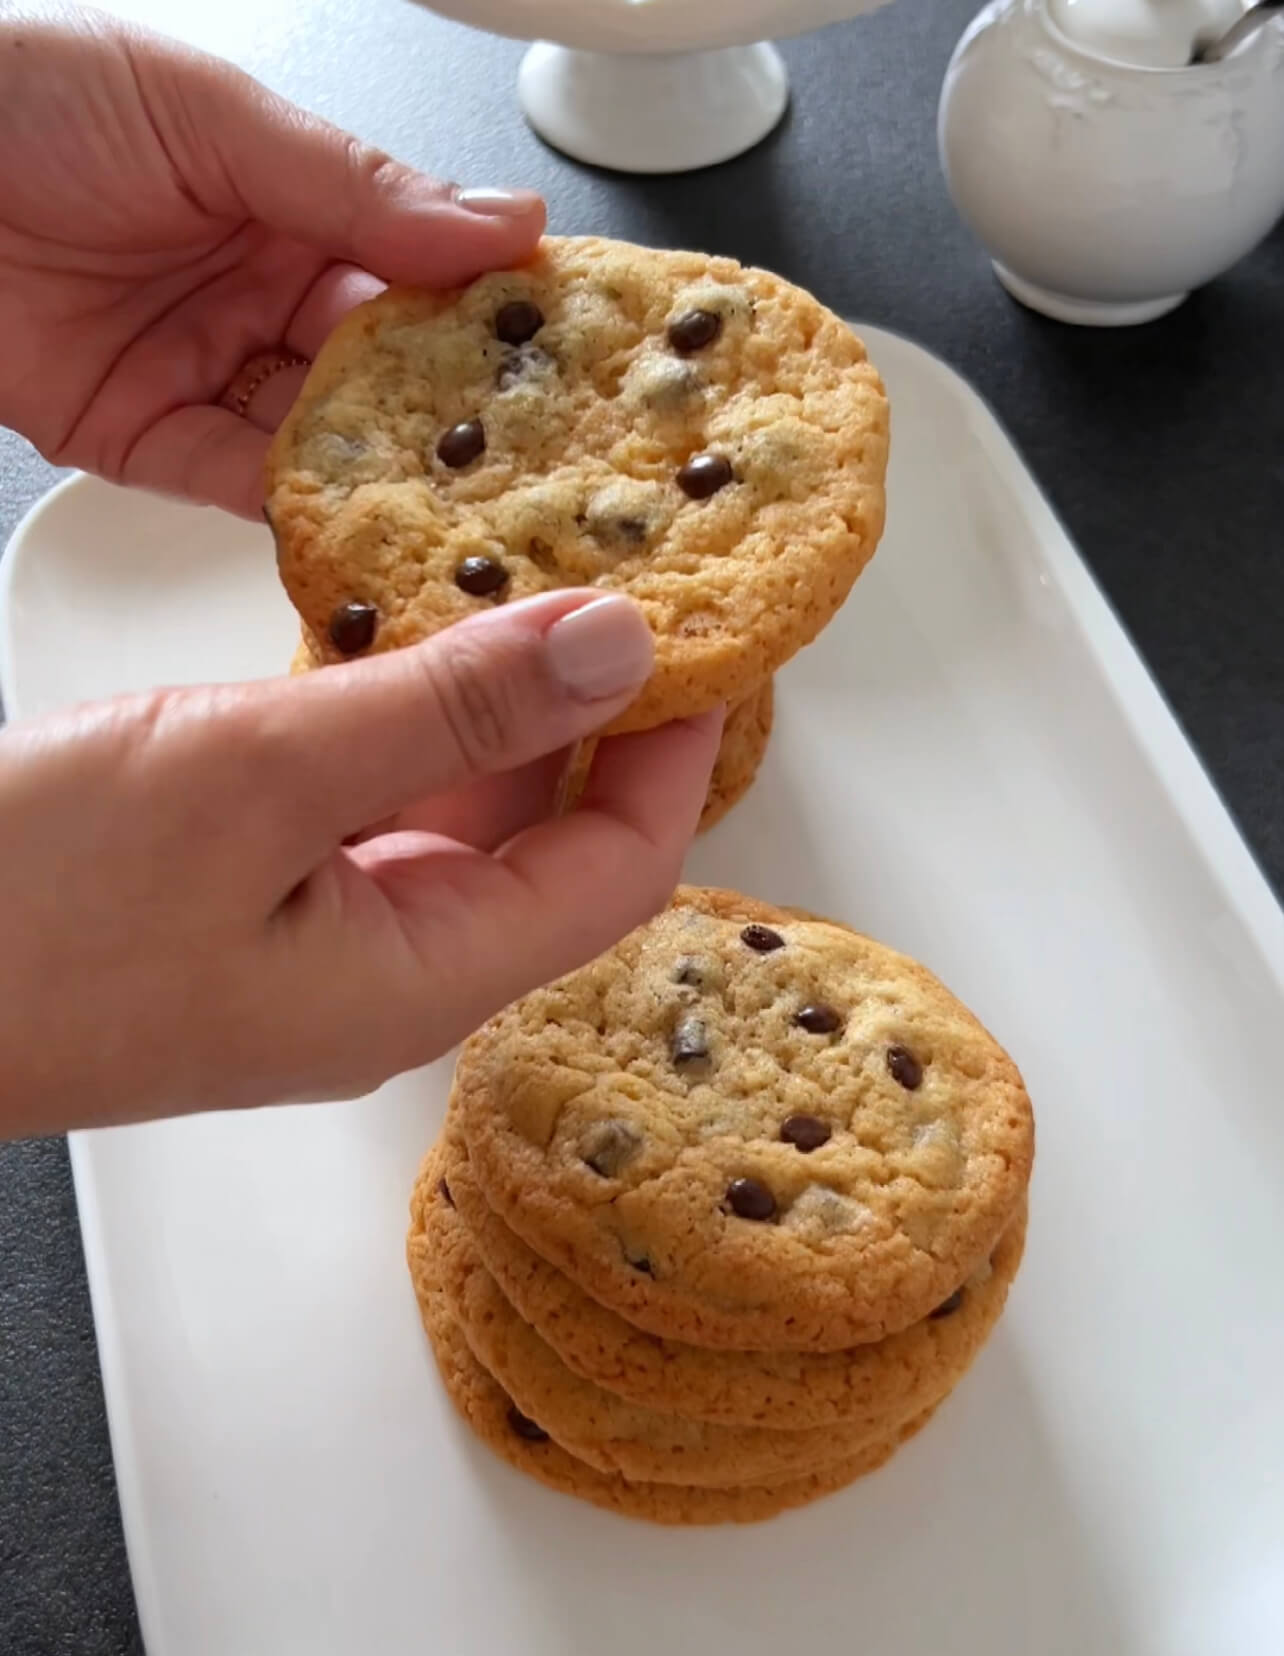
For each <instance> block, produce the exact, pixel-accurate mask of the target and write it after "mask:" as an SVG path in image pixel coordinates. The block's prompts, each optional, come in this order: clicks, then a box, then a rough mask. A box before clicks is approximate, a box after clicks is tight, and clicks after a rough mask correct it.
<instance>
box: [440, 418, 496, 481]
mask: <svg viewBox="0 0 1284 1656" xmlns="http://www.w3.org/2000/svg"><path fill="white" fill-rule="evenodd" d="M485 447H486V428H485V426H483V425H482V423H481V421H480V420H461V421H460V422H459V424H458V425H453V426H451V428H450V430H449V431H443V432H442V434H441V436H440V437H439V438H438V439H437V458H438V460H440V461H441V463H442V465H443V466H449V467H450V469H451V471H458V470H459V468H460V467H461V466H467V465H471V463H472V462H473V461H474V460H475V459H476V458H477V456H478V455H479V454H481V453H482V452H483V451H484V449H485Z"/></svg>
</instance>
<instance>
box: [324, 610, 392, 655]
mask: <svg viewBox="0 0 1284 1656" xmlns="http://www.w3.org/2000/svg"><path fill="white" fill-rule="evenodd" d="M378 626H379V611H378V610H377V609H376V608H375V607H374V605H373V604H363V603H360V602H358V601H356V600H355V599H354V600H353V602H352V603H350V604H340V605H339V607H338V609H337V610H335V612H334V614H333V615H332V616H331V617H330V625H329V627H327V629H326V631H327V632H328V633H329V634H330V642H331V644H333V645H334V647H335V649H336V650H338V651H339V653H340V654H341V655H349V656H350V655H360V654H361V652H362V650H368V649H369V648H370V646H371V645H372V644H373V643H374V635H375V631H376V629H377V628H378Z"/></svg>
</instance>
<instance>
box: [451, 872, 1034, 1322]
mask: <svg viewBox="0 0 1284 1656" xmlns="http://www.w3.org/2000/svg"><path fill="white" fill-rule="evenodd" d="M455 1100H456V1108H457V1111H458V1120H459V1125H460V1131H461V1132H462V1134H463V1136H464V1140H465V1142H466V1144H467V1149H468V1155H469V1158H470V1161H471V1164H472V1166H473V1168H474V1170H475V1173H476V1177H477V1182H478V1184H479V1185H480V1187H481V1189H482V1192H483V1194H484V1195H485V1197H486V1199H487V1201H488V1202H489V1203H490V1205H491V1207H492V1208H493V1209H494V1210H495V1211H496V1212H497V1213H498V1214H499V1216H500V1217H501V1218H502V1219H503V1220H504V1221H505V1223H506V1224H508V1225H509V1226H510V1227H511V1229H513V1230H514V1231H515V1232H516V1233H517V1234H518V1235H519V1236H520V1237H521V1238H522V1239H523V1240H524V1241H525V1242H526V1243H527V1244H528V1245H529V1246H530V1247H531V1248H533V1249H534V1250H535V1252H536V1253H538V1254H539V1255H541V1256H542V1257H543V1258H544V1259H546V1260H547V1261H549V1263H551V1264H553V1265H555V1266H556V1267H557V1268H558V1269H559V1270H561V1271H562V1272H564V1273H565V1275H567V1276H568V1277H570V1278H571V1280H572V1281H573V1282H575V1283H576V1284H577V1285H578V1286H579V1287H580V1288H582V1289H583V1290H584V1291H585V1292H586V1293H588V1294H589V1295H590V1296H591V1297H592V1298H594V1299H596V1300H597V1301H599V1302H600V1303H601V1304H603V1305H606V1306H608V1307H609V1308H610V1309H612V1310H614V1311H616V1312H618V1313H619V1314H620V1315H621V1316H623V1317H624V1318H625V1319H626V1320H627V1321H629V1322H631V1323H633V1324H635V1325H636V1326H637V1327H640V1328H643V1329H645V1330H647V1331H649V1332H651V1333H655V1334H659V1335H661V1336H663V1337H666V1338H670V1339H677V1340H681V1341H683V1342H686V1343H688V1344H693V1345H702V1346H708V1347H712V1348H720V1349H730V1350H800V1351H840V1350H843V1349H844V1348H846V1347H848V1346H853V1345H859V1344H863V1343H865V1342H868V1341H873V1340H881V1339H883V1338H885V1337H886V1336H887V1335H889V1334H894V1333H897V1332H899V1331H900V1330H902V1329H906V1328H909V1327H910V1326H911V1325H912V1324H914V1323H917V1322H920V1321H921V1320H922V1319H923V1318H925V1317H928V1316H929V1315H930V1314H931V1313H932V1312H933V1311H939V1310H941V1309H942V1308H943V1307H945V1306H946V1305H947V1304H948V1303H949V1302H950V1301H951V1299H952V1298H953V1296H954V1295H955V1294H957V1293H959V1292H960V1291H963V1290H965V1284H966V1283H967V1282H968V1281H969V1279H970V1278H972V1277H973V1275H974V1274H975V1273H976V1272H977V1271H978V1270H979V1269H980V1268H981V1267H982V1266H983V1264H984V1262H985V1261H986V1260H987V1259H988V1258H989V1257H990V1255H991V1254H992V1252H993V1251H994V1249H995V1247H996V1246H997V1244H998V1241H999V1238H1000V1237H1001V1236H1002V1235H1003V1232H1004V1231H1005V1230H1006V1229H1007V1227H1008V1225H1009V1224H1010V1222H1011V1221H1012V1219H1013V1218H1014V1216H1015V1215H1016V1212H1017V1210H1018V1207H1019V1205H1020V1203H1021V1201H1022V1199H1023V1198H1024V1195H1025V1190H1026V1186H1027V1183H1028V1180H1029V1175H1030V1168H1031V1162H1032V1159H1033V1151H1034V1124H1033V1118H1032V1113H1031V1109H1030V1101H1029V1099H1028V1097H1027V1095H1026V1091H1025V1088H1024V1086H1023V1084H1022V1081H1021V1077H1020V1075H1019V1074H1018V1072H1017V1069H1016V1066H1015V1065H1014V1064H1013V1063H1012V1061H1011V1059H1010V1058H1008V1056H1007V1055H1006V1053H1004V1051H1003V1050H1002V1049H1001V1048H1000V1047H999V1045H998V1044H997V1043H996V1042H995V1041H994V1040H993V1039H992V1038H991V1036H989V1035H988V1034H987V1033H986V1031H985V1030H984V1029H983V1028H982V1027H981V1025H980V1024H979V1023H978V1022H977V1020H976V1019H975V1018H974V1017H973V1016H972V1014H971V1013H970V1012H968V1011H967V1009H966V1008H965V1007H964V1006H962V1005H961V1004H960V1003H959V1002H958V1001H957V1000H956V999H955V998H954V997H953V996H952V995H951V994H950V993H949V992H948V991H947V990H946V989H945V988H944V987H943V986H942V985H941V984H940V983H939V982H938V981H937V980H936V979H935V978H934V977H933V976H932V975H931V973H930V972H928V971H926V970H925V969H924V968H923V967H922V966H920V965H918V964H916V963H915V962H914V961H911V960H908V959H906V958H905V957H904V956H902V955H898V954H896V953H894V952H893V951H892V950H890V949H887V948H885V947H883V946H882V945H880V944H878V943H875V942H872V941H870V940H869V939H868V938H864V937H861V936H859V935H858V934H857V933H855V932H852V931H850V930H848V929H847V928H846V927H844V926H841V925H838V924H835V923H834V922H831V921H825V920H819V919H816V918H813V917H810V916H805V915H801V914H798V913H796V912H791V911H787V910H781V909H775V908H772V907H770V906H768V905H766V904H763V903H759V902H756V901H754V900H752V899H750V898H745V897H741V896H738V895H736V894H734V893H730V892H718V891H702V890H696V889H691V888H687V889H685V890H683V891H681V892H679V894H678V896H677V897H676V899H675V901H674V903H673V905H672V906H671V907H670V908H669V909H668V910H667V911H666V912H665V913H664V914H662V915H661V916H660V917H659V918H658V919H656V920H655V921H653V922H652V923H651V924H650V925H648V926H645V927H643V928H641V929H640V930H639V931H637V932H635V933H633V934H632V935H631V936H630V937H628V938H626V939H625V940H624V942H622V943H621V944H619V945H618V946H617V947H616V948H614V949H612V950H610V951H609V952H608V953H607V954H605V955H603V956H602V957H601V958H600V959H598V960H597V961H595V962H593V963H592V964H591V965H589V966H587V967H585V968H583V969H582V970H581V971H579V972H576V973H573V974H572V975H571V976H570V977H567V978H563V979H562V980H561V981H560V982H558V983H555V984H552V985H550V986H549V987H547V988H545V989H541V990H538V991H536V992H535V993H534V994H531V995H527V996H526V997H525V998H524V999H522V1000H520V1001H518V1002H517V1003H516V1004H515V1005H513V1006H511V1007H509V1008H508V1009H507V1010H506V1011H504V1012H502V1013H500V1014H499V1015H498V1016H497V1017H495V1018H493V1019H492V1020H491V1021H490V1022H489V1023H488V1024H486V1025H485V1026H484V1027H483V1028H482V1029H481V1030H480V1031H478V1033H477V1034H476V1035H474V1036H473V1037H472V1038H471V1039H470V1040H469V1041H468V1042H467V1043H466V1045H465V1046H464V1049H463V1051H462V1053H461V1056H460V1060H459V1064H458V1068H457V1071H456V1078H455Z"/></svg>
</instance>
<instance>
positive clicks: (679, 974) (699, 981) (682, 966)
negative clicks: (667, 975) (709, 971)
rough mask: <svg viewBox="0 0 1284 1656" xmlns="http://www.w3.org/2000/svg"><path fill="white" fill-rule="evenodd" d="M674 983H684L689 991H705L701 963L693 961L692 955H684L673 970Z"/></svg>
mask: <svg viewBox="0 0 1284 1656" xmlns="http://www.w3.org/2000/svg"><path fill="white" fill-rule="evenodd" d="M673 981H674V982H675V983H683V984H685V985H686V986H687V988H689V989H703V988H704V973H703V971H702V970H701V969H700V962H699V961H698V960H692V958H691V956H690V955H683V957H682V959H681V960H680V961H679V962H678V963H677V965H676V966H675V967H674V968H673Z"/></svg>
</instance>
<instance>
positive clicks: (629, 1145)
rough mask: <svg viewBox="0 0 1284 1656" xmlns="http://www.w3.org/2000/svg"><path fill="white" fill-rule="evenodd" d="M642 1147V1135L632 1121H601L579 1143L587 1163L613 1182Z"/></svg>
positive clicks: (601, 1176)
mask: <svg viewBox="0 0 1284 1656" xmlns="http://www.w3.org/2000/svg"><path fill="white" fill-rule="evenodd" d="M641 1147H642V1135H641V1133H640V1132H639V1131H638V1130H637V1128H636V1127H635V1126H634V1125H633V1123H632V1122H630V1121H599V1122H598V1123H597V1124H596V1126H594V1127H592V1128H591V1129H590V1130H589V1132H588V1134H587V1135H586V1136H585V1138H584V1139H583V1140H582V1141H581V1143H580V1155H581V1156H582V1157H583V1158H584V1161H585V1163H586V1164H587V1165H588V1166H589V1167H591V1168H592V1169H593V1171H594V1172H595V1173H596V1174H598V1176H599V1177H600V1178H603V1179H614V1178H615V1177H616V1175H617V1174H618V1173H619V1171H620V1169H621V1168H622V1167H623V1166H624V1165H625V1164H626V1163H627V1162H630V1161H632V1159H633V1157H634V1156H636V1155H637V1153H638V1151H639V1150H640V1149H641Z"/></svg>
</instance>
